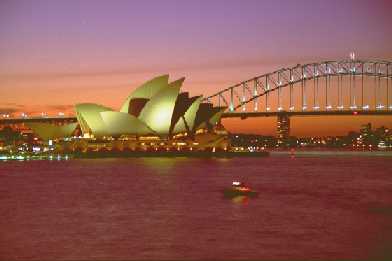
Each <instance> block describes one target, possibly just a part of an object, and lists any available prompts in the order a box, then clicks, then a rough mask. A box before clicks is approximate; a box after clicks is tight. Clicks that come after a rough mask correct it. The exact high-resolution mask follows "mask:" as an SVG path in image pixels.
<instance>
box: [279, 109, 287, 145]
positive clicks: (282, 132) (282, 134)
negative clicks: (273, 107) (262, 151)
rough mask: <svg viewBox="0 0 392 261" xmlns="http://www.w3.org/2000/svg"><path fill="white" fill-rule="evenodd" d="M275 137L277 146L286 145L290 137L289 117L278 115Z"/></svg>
mask: <svg viewBox="0 0 392 261" xmlns="http://www.w3.org/2000/svg"><path fill="white" fill-rule="evenodd" d="M276 137H277V139H278V145H279V146H282V145H284V144H286V143H287V141H288V139H289V137H290V116H289V115H288V114H287V113H279V114H278V119H277V126H276Z"/></svg>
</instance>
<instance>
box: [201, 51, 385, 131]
mask: <svg viewBox="0 0 392 261" xmlns="http://www.w3.org/2000/svg"><path fill="white" fill-rule="evenodd" d="M391 85H392V62H390V61H382V60H355V59H354V58H353V59H349V60H341V61H323V62H319V63H309V64H303V65H301V64H297V65H295V66H293V67H290V68H281V69H279V70H276V71H274V72H271V73H266V74H263V75H260V76H256V77H253V78H251V79H249V80H246V81H243V82H240V83H237V84H235V85H233V86H230V87H228V88H226V89H223V90H221V91H219V92H217V93H215V94H213V95H211V96H209V97H207V98H205V100H206V101H209V102H212V103H213V104H214V105H217V106H225V107H227V109H226V111H225V112H224V113H223V116H222V117H223V118H235V117H240V118H242V119H245V118H248V117H268V116H275V117H277V118H278V121H277V122H278V126H277V127H278V136H279V131H281V132H283V133H282V134H281V135H282V136H288V134H289V129H290V117H291V116H327V115H373V116H377V115H381V116H382V115H392V95H391V92H392V86H391ZM279 128H281V130H279Z"/></svg>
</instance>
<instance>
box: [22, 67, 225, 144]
mask: <svg viewBox="0 0 392 261" xmlns="http://www.w3.org/2000/svg"><path fill="white" fill-rule="evenodd" d="M184 80H185V78H181V79H179V80H176V81H174V82H171V83H169V76H168V75H163V76H159V77H156V78H153V79H152V80H150V81H148V82H146V83H144V84H143V85H141V86H140V87H138V88H137V89H136V90H135V91H133V92H132V93H131V94H130V95H129V96H128V97H127V98H126V100H125V102H124V103H123V105H122V106H121V108H120V111H115V110H113V109H111V108H108V107H105V106H102V105H98V104H93V103H81V104H77V105H76V106H75V111H76V119H77V122H75V123H70V124H65V125H61V126H57V125H53V124H48V123H28V127H30V128H31V129H32V130H33V132H34V133H35V134H36V135H37V136H39V137H40V138H41V139H42V140H44V141H47V140H52V141H54V144H55V147H56V149H58V150H71V151H75V150H81V151H87V150H91V151H100V150H109V151H111V150H120V151H122V150H132V151H138V150H144V151H146V150H152V151H154V150H155V151H161V150H216V149H218V150H226V149H227V148H228V146H229V143H228V138H227V132H226V131H225V129H224V128H223V126H222V125H221V124H220V118H221V116H222V113H223V111H224V110H225V109H226V108H225V107H214V106H213V105H212V104H211V103H207V102H203V99H202V96H194V97H189V93H188V92H180V89H181V86H182V84H183V82H184Z"/></svg>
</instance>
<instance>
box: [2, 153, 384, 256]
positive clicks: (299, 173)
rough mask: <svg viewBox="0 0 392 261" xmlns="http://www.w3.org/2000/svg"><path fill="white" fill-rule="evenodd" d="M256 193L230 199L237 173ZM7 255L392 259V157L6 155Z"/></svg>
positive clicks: (4, 207)
mask: <svg viewBox="0 0 392 261" xmlns="http://www.w3.org/2000/svg"><path fill="white" fill-rule="evenodd" d="M237 179H239V180H242V181H244V182H245V183H247V184H249V185H250V186H251V187H252V188H253V189H255V190H257V191H259V195H258V197H256V198H244V197H240V198H235V199H227V198H224V197H223V194H222V190H223V189H224V188H225V187H228V186H230V184H231V182H232V181H233V180H237ZM0 180H1V181H0V184H1V186H0V231H1V232H0V260H38V259H39V260H42V259H44V260H108V259H110V260H135V259H138V260H140V259H149V260H151V259H161V260H162V259H192V260H195V259H224V260H236V259H237V260H238V259H241V260H244V259H268V260H302V259H307V260H308V259H312V260H326V259H328V260H337V259H339V260H342V259H344V260H358V259H361V260H364V259H366V260H392V158H391V157H382V156H381V157H368V156H362V157H360V156H355V155H347V156H334V155H328V156H323V157H319V156H317V155H308V156H307V157H296V156H292V155H279V156H272V157H265V158H232V159H215V158H181V157H179V158H115V159H110V158H107V159H72V160H52V161H49V160H39V161H4V162H0Z"/></svg>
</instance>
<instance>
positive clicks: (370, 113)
mask: <svg viewBox="0 0 392 261" xmlns="http://www.w3.org/2000/svg"><path fill="white" fill-rule="evenodd" d="M279 115H287V116H294V117H304V116H361V115H362V116H392V110H357V111H355V110H339V111H332V110H331V111H277V112H225V113H223V115H222V118H242V119H245V118H250V117H274V116H279Z"/></svg>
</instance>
